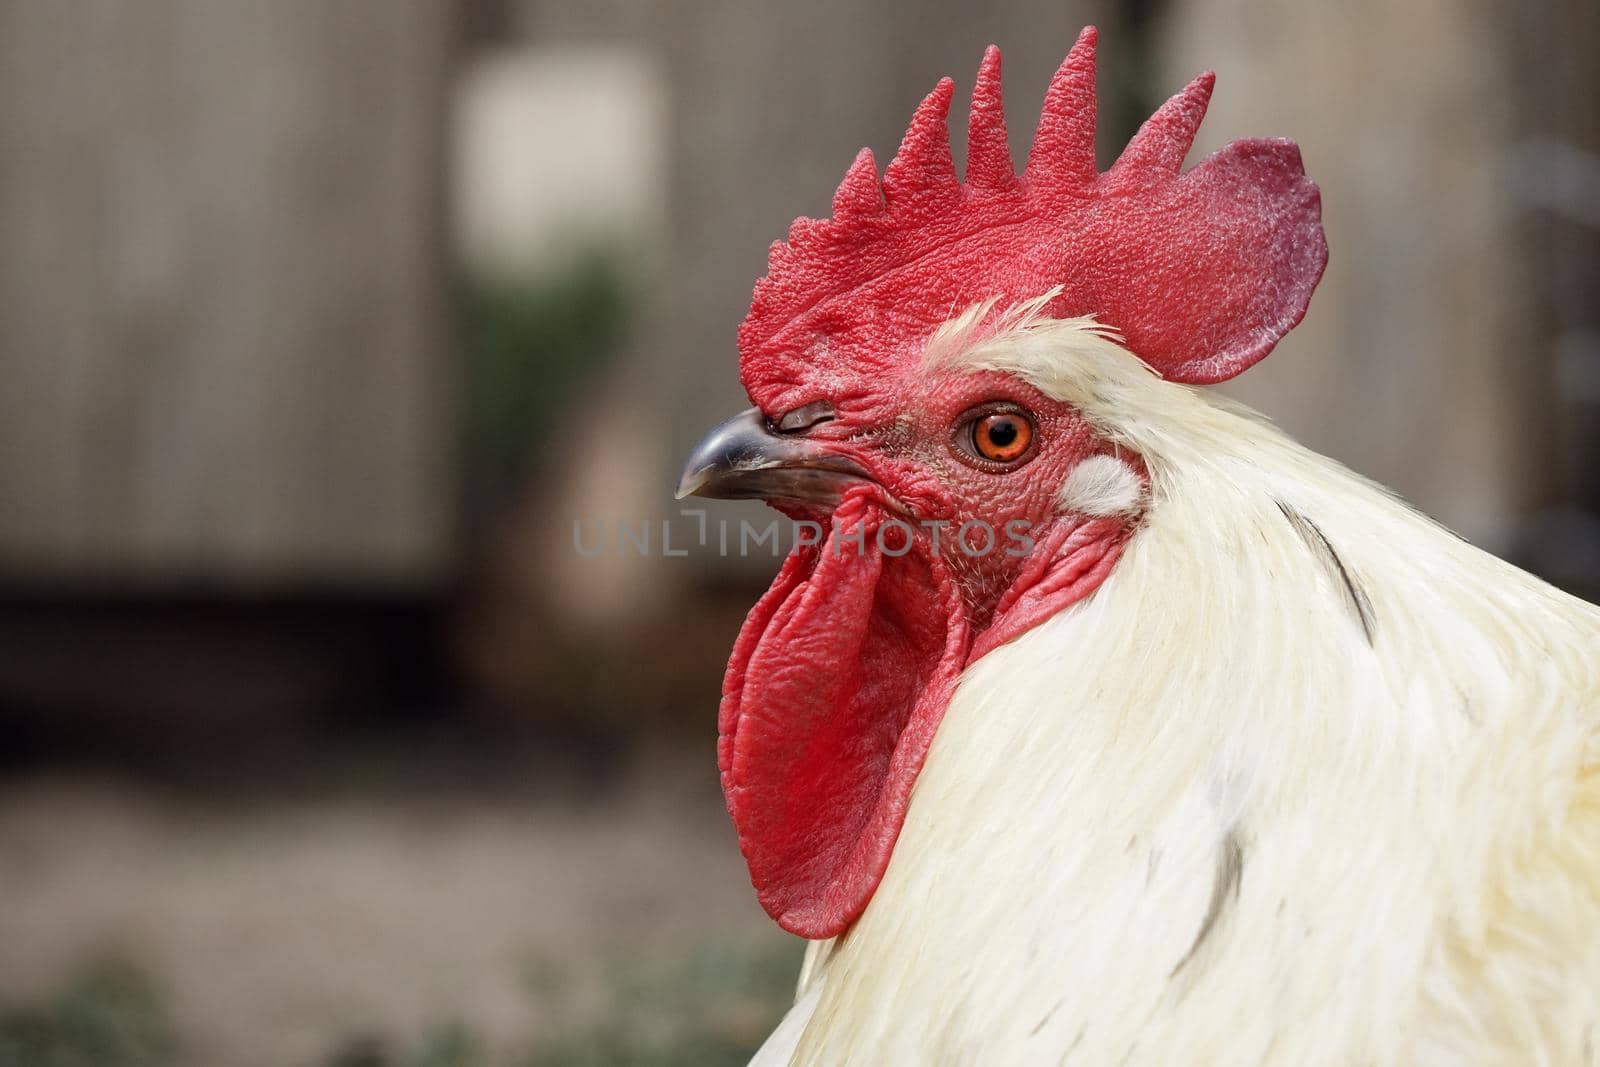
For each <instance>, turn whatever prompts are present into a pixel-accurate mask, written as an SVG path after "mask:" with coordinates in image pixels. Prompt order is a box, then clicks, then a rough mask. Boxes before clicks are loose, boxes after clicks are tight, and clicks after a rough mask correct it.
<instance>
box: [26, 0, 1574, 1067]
mask: <svg viewBox="0 0 1600 1067" xmlns="http://www.w3.org/2000/svg"><path fill="white" fill-rule="evenodd" d="M1088 22H1094V23H1096V24H1098V25H1099V26H1100V27H1101V31H1102V58H1101V94H1102V105H1101V107H1102V128H1101V148H1102V156H1103V159H1104V161H1106V162H1109V160H1110V159H1111V158H1114V155H1115V152H1116V150H1117V149H1118V148H1119V147H1120V145H1121V144H1122V143H1123V142H1124V141H1125V140H1126V138H1127V136H1128V135H1129V134H1130V133H1131V132H1132V131H1133V129H1134V128H1135V127H1136V126H1137V124H1138V122H1139V121H1140V120H1142V118H1143V117H1144V116H1146V115H1147V114H1149V112H1150V111H1151V110H1152V109H1153V108H1154V107H1155V106H1156V105H1157V104H1158V103H1159V102H1160V101H1161V100H1162V99H1163V98H1164V97H1165V96H1166V95H1167V94H1169V93H1170V92H1172V91H1174V90H1176V89H1177V88H1178V87H1179V86H1181V85H1182V84H1183V83H1184V82H1185V81H1186V80H1188V78H1189V77H1191V76H1192V75H1193V74H1194V73H1195V72H1197V71H1199V70H1200V69H1203V68H1205V67H1213V68H1215V69H1216V70H1217V71H1218V72H1219V74H1220V83H1219V88H1218V92H1217V97H1216V101H1215V103H1214V105H1213V107H1212V111H1211V116H1210V118H1209V120H1208V121H1207V124H1206V126H1205V129H1204V130H1203V131H1202V134H1201V144H1200V145H1199V146H1197V153H1198V152H1200V151H1209V150H1210V149H1212V148H1215V147H1216V146H1218V145H1220V144H1221V143H1223V142H1225V141H1227V140H1230V139H1233V138H1236V137H1240V136H1255V135H1289V136H1293V137H1295V138H1296V139H1297V140H1298V141H1299V142H1300V144H1301V146H1302V149H1303V151H1304V155H1305V159H1306V164H1307V169H1308V170H1309V171H1310V173H1311V174H1312V175H1313V177H1314V178H1315V179H1316V180H1317V181H1318V182H1319V183H1320V185H1321V187H1322V190H1323V197H1324V200H1323V204H1324V218H1325V223H1326V226H1327V229H1328V241H1329V245H1330V247H1331V254H1332V259H1331V263H1330V266H1329V269H1328V273H1327V276H1326V278H1325V280H1324V281H1323V284H1322V287H1321V289H1320V290H1319V291H1318V294H1317V296H1316V298H1315V299H1314V300H1313V302H1312V306H1311V311H1310V314H1309V317H1308V318H1307V319H1306V321H1305V323H1304V325H1303V326H1302V327H1300V328H1299V329H1298V330H1296V331H1295V332H1294V333H1293V334H1292V335H1290V337H1289V338H1288V339H1287V340H1286V341H1285V342H1284V343H1283V344H1281V345H1280V346H1279V348H1278V350H1277V352H1276V353H1275V354H1274V356H1273V357H1272V358H1271V359H1269V360H1267V361H1266V362H1265V363H1264V364H1262V365H1261V366H1260V367H1259V368H1257V369H1255V370H1253V371H1252V372H1251V373H1250V374H1249V375H1247V376H1246V377H1245V379H1244V380H1243V381H1241V382H1239V383H1236V385H1234V386H1231V387H1230V391H1232V392H1234V393H1236V394H1237V395H1239V396H1241V397H1243V398H1244V399H1246V400H1247V401H1249V402H1250V403H1252V404H1254V405H1256V406H1258V407H1260V408H1261V409H1263V410H1264V411H1266V412H1267V413H1269V414H1270V415H1272V416H1273V417H1274V418H1276V419H1277V420H1278V421H1279V422H1280V423H1282V424H1283V425H1285V426H1286V427H1287V428H1288V429H1289V430H1291V431H1292V432H1294V433H1295V434H1296V435H1298V436H1300V437H1301V438H1302V439H1304V440H1305V441H1306V442H1307V443H1309V444H1310V445H1312V446H1314V447H1316V448H1318V449H1320V450H1322V451H1325V452H1328V453H1331V454H1332V455H1334V456H1336V457H1338V458H1340V459H1342V460H1344V461H1346V462H1347V463H1349V464H1350V465H1351V466H1353V467H1355V468H1357V469H1359V470H1361V471H1364V472H1365V473H1367V474H1370V475H1372V476H1374V477H1376V478H1378V479H1379V480H1381V481H1384V482H1387V483H1389V484H1390V485H1393V486H1394V487H1395V488H1396V489H1398V490H1399V491H1400V492H1401V493H1403V494H1404V495H1405V496H1406V497H1408V498H1409V499H1411V500H1412V501H1414V502H1416V503H1417V504H1418V505H1420V506H1421V507H1423V508H1424V509H1425V510H1427V511H1429V512H1431V513H1433V514H1434V515H1436V516H1437V517H1439V518H1440V519H1442V520H1443V521H1445V522H1446V523H1448V524H1449V525H1451V526H1453V527H1454V528H1456V529H1457V530H1459V531H1460V532H1461V533H1462V534H1464V535H1465V536H1467V537H1469V538H1470V539H1472V540H1474V541H1475V542H1477V543H1479V544H1482V545H1484V546H1485V547H1488V548H1490V549H1492V550H1494V551H1496V552H1499V553H1501V554H1504V555H1507V556H1509V557H1510V558H1512V559H1514V560H1515V561H1517V562H1519V563H1521V564H1522V565H1524V566H1526V567H1528V568H1530V569H1532V570H1534V571H1535V572H1537V573H1539V574H1542V575H1544V576H1545V577H1547V578H1549V579H1550V580H1552V581H1554V582H1556V583H1558V584H1560V585H1562V586H1564V587H1566V588H1569V589H1571V590H1573V591H1575V592H1578V593H1580V594H1582V595H1587V596H1591V597H1592V596H1595V595H1596V593H1597V591H1600V419H1597V414H1600V302H1597V300H1596V293H1597V285H1600V62H1597V60H1596V57H1597V56H1600V6H1596V5H1595V4H1594V3H1593V2H1592V0H1549V2H1546V3H1542V4H1494V3H1490V2H1489V0H1475V2H1474V0H1414V2H1412V3H1408V4H1405V5H1394V4H1390V3H1384V2H1380V0H1346V2H1344V3H1339V4H1329V3H1321V2H1305V3H1295V4H1289V3H1282V2H1278V0H1138V2H1131V3H1123V4H1118V3H1113V2H1110V0H994V2H991V3H987V4H984V5H977V4H958V3H955V2H953V0H932V2H930V0H916V2H913V0H882V2H877V3H862V2H861V0H849V2H846V0H816V2H814V3H811V4H806V5H800V4H783V5H780V4H768V3H749V2H743V3H735V2H731V0H710V2H704V3H697V4H696V3H688V2H686V0H591V2H587V3H576V2H557V0H275V2H272V3H267V2H265V0H254V2H252V0H142V2H140V3H138V4H131V3H120V2H117V0H0V1065H5V1067H10V1065H24V1064H25V1065H30V1067H31V1065H34V1064H42V1065H50V1067H78V1065H89V1064H93V1065H97V1067H127V1065H135V1064H138V1065H158V1067H183V1065H194V1064H239V1065H244V1067H255V1065H262V1067H265V1065H289V1067H299V1065H308V1067H335V1065H337V1067H389V1065H396V1067H398V1065H410V1067H423V1065H429V1067H468V1065H476V1067H502V1065H514V1067H537V1065H565V1064H586V1065H602V1064H647V1063H648V1064H654V1063H664V1064H674V1063H681V1064H719V1063H737V1062H742V1058H743V1057H744V1056H745V1055H747V1054H748V1053H749V1052H750V1051H751V1050H752V1049H753V1048H754V1047H755V1045H756V1044H758V1043H759V1041H760V1040H761V1038H762V1037H763V1036H764V1034H765V1032H766V1030H767V1028H769V1027H770V1026H771V1025H772V1023H773V1022H774V1021H775V1019H776V1018H777V1016H778V1015H779V1014H780V1013H781V1011H782V1010H783V1005H784V1001H785V1000H786V998H787V996H788V993H789V990H790V989H791V983H792V980H793V976H794V971H795V968H796V966H797V964H798V961H799V957H800V945H799V944H798V943H797V942H796V941H794V940H793V939H791V938H789V937H787V936H786V935H784V934H782V933H781V932H779V931H778V930H777V929H776V928H775V927H773V926H772V925H771V924H770V923H769V922H768V921H767V920H766V919H765V917H764V916H763V915H762V914H761V913H760V910H759V909H758V907H757V906H756V903H755V899H754V894H753V893H752V891H751V890H750V888H749V885H748V881H747V878H746V875H745V871H744V867H743V863H742V861H741V859H740V857H739V855H738V853H737V849H736V847H735V843H734V839H733V835H732V832H731V830H730V828H729V826H728V824H727V820H726V817H725V815H724V814H723V812H722V808H721V797H720V794H719V792H718V788H717V782H716V774H715V766H714V747H713V737H714V730H715V726H714V719H715V704H716V697H717V692H718V684H719V677H720V672H721V669H722V665H723V663H724V661H725V658H726V655H727V651H728V648H729V646H730V644H731V642H732V639H733V635H734V633H735V631H736V629H737V626H738V624H739V621H740V619H741V617H742V615H743V612H744V610H745V609H746V608H747V607H748V606H749V604H750V603H751V602H752V601H753V599H754V598H755V596H756V595H757V594H758V592H759V591H760V589H761V588H763V587H764V585H765V583H766V581H767V578H768V576H769V575H770V574H771V572H772V571H773V570H774V569H775V567H776V562H775V560H774V559H773V558H771V556H770V555H769V554H767V553H765V552H760V551H758V552H754V553H752V554H751V556H750V558H744V559H739V558H734V559H726V558H720V557H719V554H718V553H717V552H716V551H715V550H714V544H715V538H712V539H710V540H711V542H712V547H705V546H701V545H698V544H696V543H694V541H693V540H689V541H684V542H680V543H676V544H674V545H672V546H671V547H672V552H673V554H670V555H669V554H668V553H667V552H666V551H665V549H666V547H667V546H665V545H663V544H662V543H661V541H660V538H661V529H660V523H661V521H662V520H664V519H667V518H669V517H675V516H678V515H679V514H680V512H679V509H678V507H677V506H676V505H674V504H673V503H672V501H671V486H672V483H673V480H674V476H675V474H676V467H677V463H678V461H679V459H680V458H681V457H682V455H683V454H684V453H685V452H686V450H687V448H688V446H689V445H690V444H691V443H692V442H693V441H694V440H695V439H696V438H697V436H698V435H699V432H700V431H701V430H702V429H703V428H705V427H706V426H708V425H710V424H711V423H712V422H714V421H716V420H718V419H720V418H722V417H723V416H725V415H726V414H729V413H732V412H733V411H735V410H737V409H739V408H741V407H743V406H745V401H744V400H743V398H742V396H741V395H740V391H739V387H738V384H737V378H736V373H735V362H734V360H735V354H734V348H733V331H734V327H735V325H736V324H737V322H738V321H739V319H740V318H741V317H742V315H743V312H744V308H745V304H746V301H747V300H748V297H749V291H750V285H751V282H752V281H753V279H754V278H755V277H756V276H757V275H758V274H759V273H761V272H762V270H763V268H764V262H765V251H766V246H767V243H768V242H769V241H770V240H772V239H774V238H777V237H780V236H782V235H783V233H784V232H785V230H786V227H787V225H788V222H789V220H790V219H791V218H792V217H793V216H794V215H796V214H800V213H805V214H812V215H821V214H826V211H827V206H828V203H829V199H830V196H831V193H832V190H833V187H834V185H835V183H836V182H837V180H838V178H839V176H840V175H841V174H842V173H843V170H844V168H845V166H846V165H847V164H848V163H849V161H850V160H851V158H852V156H853V154H854V152H855V150H856V149H857V148H858V147H859V146H861V145H864V144H865V145H870V146H871V147H872V148H873V149H874V150H875V152H876V153H877V155H878V158H879V159H880V160H887V159H888V158H889V157H890V155H891V154H892V153H893V149H894V147H895V145H896V144H897V143H898V140H899V135H900V133H901V132H902V130H903V127H904V123H905V121H906V120H907V119H908V117H909V115H910V113H911V109H912V108H913V106H914V105H915V104H916V102H917V100H918V99H920V97H921V96H922V94H923V93H924V92H926V91H927V90H928V89H929V88H930V87H931V86H932V85H933V84H934V82H935V80H936V79H937V78H938V77H939V76H941V75H944V74H947V73H948V74H951V75H954V76H955V77H956V79H957V83H958V86H961V87H962V88H961V90H960V91H965V89H966V88H967V87H970V84H971V77H972V74H973V72H974V71H975V70H976V67H977V62H978V59H979V57H980V55H981V51H982V48H983V46H984V45H985V44H987V43H989V42H991V41H993V42H995V43H998V44H999V45H1000V46H1001V47H1002V49H1003V50H1004V52H1005V56H1006V84H1007V98H1008V100H1009V102H1010V115H1011V128H1012V137H1013V151H1014V154H1016V156H1017V158H1019V159H1020V158H1021V156H1022V153H1023V152H1024V151H1025V150H1026V146H1027V143H1028V140H1029V138H1030V135H1031V129H1032V122H1033V118H1034V116H1035V115H1036V113H1037V110H1036V109H1037V106H1038V101H1039V99H1040V98H1041V96H1042V94H1043V90H1044V86H1045V84H1046V82H1047V80H1048V78H1049V75H1050V73H1051V72H1052V70H1053V69H1054V67H1055V66H1056V64H1057V63H1058V62H1059V61H1060V59H1061V57H1062V55H1063V54H1064V53H1065V51H1066V49H1067V47H1068V46H1069V45H1070V43H1071V42H1072V40H1073V38H1074V36H1075V34H1076V32H1077V30H1078V28H1079V27H1080V26H1082V25H1083V24H1085V23H1088ZM960 128H962V127H961V124H960V123H959V122H958V130H959V129H960ZM960 140H961V137H960V135H959V132H958V134H957V136H956V141H957V143H958V146H957V153H958V157H959V156H960V153H961V149H960V145H959V142H960ZM1195 158H1198V154H1197V155H1196V157H1195ZM958 161H959V160H958ZM708 510H709V513H710V514H709V517H708V520H707V521H709V522H713V523H714V522H717V521H720V520H737V519H738V518H739V517H748V518H752V519H761V521H763V522H764V521H765V519H764V518H762V516H761V515H760V513H759V509H758V508H757V506H756V505H753V504H746V505H725V506H716V505H712V506H709V507H708ZM697 521H698V520H695V519H690V520H684V519H675V521H674V535H675V536H676V535H678V534H681V533H682V532H683V531H684V530H685V529H688V530H693V529H694V528H695V526H694V523H695V522H697ZM685 522H688V524H689V525H687V526H685V525H684V523H685ZM575 523H578V524H586V525H583V526H582V527H581V529H580V531H579V532H583V531H584V530H586V531H587V532H583V535H582V537H581V538H579V540H578V541H575V537H574V534H575ZM601 531H609V533H607V534H606V535H605V536H607V537H609V540H608V541H606V542H602V543H601V547H600V550H599V551H593V550H592V549H593V546H594V543H595V542H594V537H595V536H596V535H597V534H599V533H600V532H601ZM620 531H629V532H630V533H629V536H630V537H631V538H632V539H633V540H632V542H631V543H630V542H629V541H627V540H624V539H623V538H621V537H619V536H618V534H619V532H620ZM645 537H648V538H651V539H652V542H651V550H650V551H648V552H645V551H639V550H638V548H637V545H638V544H640V543H641V539H642V538H645ZM580 542H581V543H583V544H585V545H586V546H587V547H589V548H590V549H591V551H587V552H580V551H578V545H579V543H580ZM680 551H681V552H682V553H683V554H681V555H680V554H677V553H678V552H680Z"/></svg>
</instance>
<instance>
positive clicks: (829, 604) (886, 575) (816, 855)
mask: <svg viewBox="0 0 1600 1067" xmlns="http://www.w3.org/2000/svg"><path fill="white" fill-rule="evenodd" d="M879 521H881V515H880V514H879V512H878V511H877V509H876V507H875V506H874V505H872V504H870V503H869V502H868V501H867V499H866V498H865V497H861V496H858V497H854V498H852V499H849V500H847V501H846V502H845V503H843V504H842V505H841V506H840V507H839V510H838V512H837V513H836V515H835V519H834V525H833V533H832V535H831V536H830V537H829V538H828V539H827V541H825V542H824V543H823V544H822V545H820V546H808V547H803V548H797V549H796V550H795V551H794V552H793V553H791V554H790V556H789V558H788V560H787V561H786V562H785V563H784V566H783V569H782V570H781V571H780V573H779V575H778V578H777V579H776V581H774V582H773V585H772V588H771V589H770V590H769V591H768V592H767V594H766V595H765V596H764V597H762V599H761V601H760V602H759V603H758V604H757V605H756V607H755V608H754V610H752V611H751V613H750V617H749V619H748V620H747V621H746V623H745V626H744V628H743V630H742V631H741V632H740V634H739V639H738V641H737V642H736V644H735V646H734V651H733V657H732V659H731V660H730V662H729V664H728V673H727V677H726V680H725V682H724V685H723V698H722V709H721V712H720V715H719V723H718V725H719V730H720V733H721V737H720V739H719V742H718V763H719V766H720V768H721V771H722V784H723V790H724V792H725V794H726V796H727V801H728V810H729V812H730V813H731V814H732V816H733V821H734V825H735V827H736V828H737V830H738V834H739V845H740V848H741V849H742V850H743V852H744V855H745V859H746V860H747V861H748V863H749V866H750V878H751V881H752V882H753V883H754V884H755V887H756V892H757V895H758V896H759V897H760V900H761V904H762V906H763V907H764V908H766V910H767V912H768V914H770V915H771V916H772V917H773V918H774V919H775V920H777V922H778V924H779V925H780V926H782V927H783V928H784V929H786V930H788V931H790V932H791V933H794V934H798V935H800V936H802V937H808V938H825V937H832V936H834V935H836V934H839V933H841V932H843V931H844V929H845V928H846V927H848V926H849V925H850V923H851V922H852V921H854V920H855V918H856V916H858V915H859V914H860V913H861V911H862V909H863V908H865V907H866V904H867V901H868V899H870V898H871V896H872V892H873V890H874V889H876V888H877V885H878V881H879V880H880V879H881V878H882V877H883V872H884V869H885V868H886V867H887V866H888V863H889V855H890V853H891V851H892V850H893V848H894V842H895V838H896V836H897V835H898V834H899V832H900V825H901V823H902V821H903V820H904V817H905V809H906V804H907V801H908V800H909V797H910V793H911V786H912V783H913V782H914V781H915V780H916V776H917V772H918V771H919V770H920V769H921V767H922V762H923V759H924V758H925V757H926V755H927V752H928V746H929V744H930V743H931V742H932V740H933V735H934V731H935V730H936V729H937V727H938V725H939V720H940V718H941V717H942V716H943V714H944V709H945V707H946V706H947V705H948V703H949V700H950V694H951V691H952V690H953V689H954V686H955V682H956V678H957V677H958V676H959V674H960V672H961V669H962V667H963V665H964V663H965V660H966V657H967V650H968V644H969V641H968V636H967V627H966V622H965V615H964V611H963V608H962V602H961V597H960V595H959V592H958V591H957V589H956V586H955V583H954V581H953V580H952V579H951V578H950V576H949V575H948V574H947V573H946V572H945V570H944V565H943V563H942V562H941V561H939V560H937V559H936V558H932V557H930V556H928V555H927V554H926V553H924V552H922V551H911V552H908V553H906V554H904V555H899V556H890V555H886V554H885V553H883V552H882V551H880V550H879V548H878V546H877V544H876V533H877V527H878V523H879Z"/></svg>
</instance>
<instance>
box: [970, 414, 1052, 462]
mask: <svg viewBox="0 0 1600 1067" xmlns="http://www.w3.org/2000/svg"><path fill="white" fill-rule="evenodd" d="M956 445H957V446H958V448H959V449H960V451H961V452H963V453H965V454H966V455H967V456H969V457H970V458H972V459H975V460H978V461H979V463H980V465H983V466H991V465H993V464H1006V465H1011V464H1015V463H1016V462H1017V461H1018V460H1020V459H1022V458H1023V457H1024V456H1026V455H1028V453H1029V450H1030V449H1031V448H1032V446H1033V420H1032V419H1031V418H1029V416H1028V413H1027V412H1025V411H1023V410H1021V409H1020V408H1016V407H1012V406H1009V405H1008V406H1005V407H1000V408H995V407H988V408H983V409H980V410H978V411H976V412H969V413H968V414H967V415H965V416H963V417H962V419H961V421H960V423H958V429H957V432H956Z"/></svg>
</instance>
